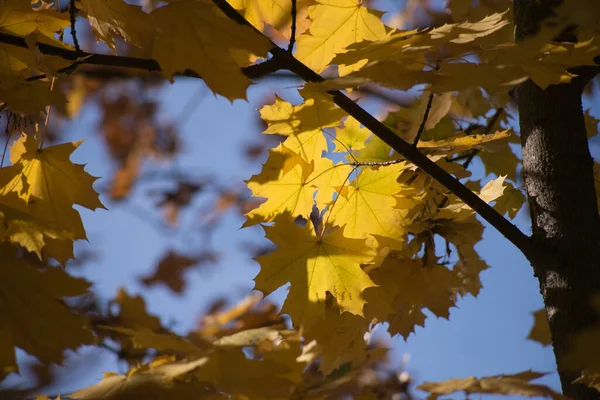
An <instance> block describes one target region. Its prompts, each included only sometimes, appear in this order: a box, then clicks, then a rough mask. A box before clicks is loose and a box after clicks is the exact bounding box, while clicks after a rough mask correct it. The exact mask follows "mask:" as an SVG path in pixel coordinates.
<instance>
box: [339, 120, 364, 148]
mask: <svg viewBox="0 0 600 400" xmlns="http://www.w3.org/2000/svg"><path fill="white" fill-rule="evenodd" d="M370 135H371V133H370V132H369V130H368V129H367V128H362V127H361V126H360V123H359V122H358V121H357V120H356V119H354V118H352V117H348V118H346V121H345V122H344V128H343V129H340V128H336V129H335V149H334V150H333V151H334V152H352V151H353V150H361V149H364V148H365V141H366V140H367V139H368V138H369V136H370Z"/></svg>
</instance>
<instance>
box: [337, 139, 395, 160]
mask: <svg viewBox="0 0 600 400" xmlns="http://www.w3.org/2000/svg"><path fill="white" fill-rule="evenodd" d="M393 154H394V153H393V152H392V148H391V147H390V146H389V145H388V144H387V143H385V142H384V141H383V140H381V139H379V138H378V137H377V136H375V135H371V139H369V140H368V141H367V143H366V144H365V148H364V149H361V150H359V151H358V154H355V155H354V156H353V157H347V159H350V160H352V161H354V160H355V159H356V160H357V161H367V162H373V161H375V162H381V161H390V160H392V159H393V157H392V155H393Z"/></svg>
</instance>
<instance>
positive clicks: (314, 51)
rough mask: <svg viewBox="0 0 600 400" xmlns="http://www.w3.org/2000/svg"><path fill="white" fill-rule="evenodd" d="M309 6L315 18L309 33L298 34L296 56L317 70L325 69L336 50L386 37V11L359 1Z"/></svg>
mask: <svg viewBox="0 0 600 400" xmlns="http://www.w3.org/2000/svg"><path fill="white" fill-rule="evenodd" d="M317 2H318V3H319V4H318V5H316V6H311V7H310V8H309V9H308V15H309V18H310V19H311V20H312V24H311V25H310V28H309V32H310V34H303V35H300V36H298V39H297V50H296V52H295V53H294V56H295V57H296V58H297V59H298V60H300V61H302V62H303V63H304V64H306V65H307V66H308V67H309V68H311V69H313V70H315V71H316V72H321V71H323V70H324V69H325V68H326V67H327V66H328V65H329V62H330V61H331V60H332V59H333V58H334V56H335V54H336V53H341V52H343V50H344V49H345V48H346V47H347V46H349V45H351V44H354V43H358V42H362V41H363V40H370V41H372V40H377V39H381V38H383V37H385V35H386V30H385V26H384V25H383V23H382V22H381V16H382V15H383V13H381V12H379V11H374V10H371V9H368V8H366V7H363V6H362V2H359V1H356V0H317ZM359 61H360V60H359Z"/></svg>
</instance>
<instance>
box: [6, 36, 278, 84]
mask: <svg viewBox="0 0 600 400" xmlns="http://www.w3.org/2000/svg"><path fill="white" fill-rule="evenodd" d="M0 43H4V44H9V45H11V46H16V47H21V48H24V49H27V48H29V46H27V43H26V42H25V38H23V37H21V36H16V35H11V34H9V33H4V32H0ZM36 46H37V47H38V49H39V50H40V52H41V53H42V54H46V55H50V56H57V57H60V58H62V59H64V60H69V61H73V64H71V65H69V66H67V67H65V68H62V69H60V70H59V71H58V72H61V73H63V72H66V73H69V71H71V70H74V68H75V67H77V66H78V65H84V64H87V65H99V66H104V67H120V68H132V69H138V70H143V71H148V72H160V71H161V68H160V65H159V64H158V61H156V60H154V59H151V58H137V57H127V56H113V55H111V54H98V53H88V52H85V51H79V52H78V51H77V50H70V49H68V48H64V47H58V46H54V45H51V44H47V43H40V42H37V43H36ZM284 68H285V66H284V64H283V63H282V61H281V60H279V59H275V58H271V59H269V60H267V61H265V62H262V63H260V64H255V65H251V66H249V67H244V68H242V72H243V73H244V75H246V76H247V77H248V78H250V79H258V78H261V77H263V76H265V75H269V74H271V73H273V72H276V71H279V70H280V69H284ZM180 75H181V76H186V77H188V78H198V79H202V77H201V76H200V75H198V74H197V73H196V72H194V71H192V70H186V71H183V72H182V73H181V74H180ZM44 78H46V75H37V76H33V77H30V78H29V79H28V81H35V80H39V79H44Z"/></svg>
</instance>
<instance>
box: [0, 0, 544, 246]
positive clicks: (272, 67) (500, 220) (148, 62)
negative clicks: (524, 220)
mask: <svg viewBox="0 0 600 400" xmlns="http://www.w3.org/2000/svg"><path fill="white" fill-rule="evenodd" d="M213 3H214V4H215V5H216V6H217V7H219V9H220V10H221V11H222V12H223V13H224V14H225V15H226V16H227V17H229V18H230V19H232V20H234V21H236V22H238V23H240V24H243V25H246V26H249V27H252V25H251V24H250V23H248V21H246V19H245V18H244V17H243V16H242V15H241V14H239V13H238V12H237V11H236V10H235V9H234V8H233V7H231V5H229V4H228V3H227V2H226V1H225V0H213ZM252 28H253V29H255V28H254V27H252ZM255 30H256V29H255ZM257 32H258V31H257ZM261 34H262V33H261ZM0 43H5V44H10V45H13V46H18V47H22V48H28V46H27V44H26V43H25V39H24V38H22V37H19V36H14V35H10V34H7V33H2V32H0ZM36 45H37V46H38V48H39V50H40V51H41V52H42V53H43V54H47V55H53V56H58V57H61V58H63V59H66V60H71V61H73V62H74V65H75V64H77V65H79V64H91V65H103V66H112V67H124V68H135V69H140V70H145V71H160V70H161V69H160V65H159V64H158V62H157V61H156V60H153V59H142V58H135V57H124V56H113V55H105V54H95V53H87V52H83V51H82V52H77V51H75V50H70V49H65V48H62V47H58V46H53V45H49V44H46V43H39V42H38V43H37V44H36ZM271 45H272V48H271V49H270V50H269V51H270V53H271V54H272V55H273V57H272V59H271V60H272V61H271V60H270V61H268V62H265V63H262V64H258V65H257V66H252V67H246V68H242V72H243V73H244V74H245V75H246V76H248V77H249V78H258V77H261V76H262V75H261V74H263V73H266V72H267V71H268V73H271V72H274V71H276V70H279V69H287V70H289V71H290V72H292V73H294V74H295V75H297V76H298V77H300V78H302V79H303V80H304V81H306V82H317V83H318V82H323V81H325V79H324V78H323V77H322V76H321V75H319V74H317V73H316V72H314V71H313V70H312V69H310V68H308V67H307V66H306V65H304V64H303V63H302V62H300V61H298V60H297V59H295V58H294V57H293V55H291V54H290V53H289V52H287V50H284V49H282V48H280V47H279V46H277V45H276V44H274V43H273V42H271ZM269 62H270V63H269ZM264 64H267V66H268V68H265V66H264ZM183 75H184V76H190V77H195V78H201V77H200V76H199V75H198V74H196V73H195V72H193V71H184V73H183ZM328 93H329V94H330V95H332V96H333V101H334V103H335V104H337V105H338V106H339V107H340V108H341V109H343V110H344V111H346V112H347V113H348V114H349V115H351V116H352V117H354V118H355V119H356V120H358V121H359V122H360V123H361V124H362V125H364V126H365V127H366V128H367V129H369V130H370V131H371V132H373V134H375V135H376V136H377V137H379V138H380V139H381V140H383V141H384V142H385V143H387V144H388V145H389V146H391V147H392V148H393V149H394V150H395V151H397V152H398V153H400V154H401V155H402V156H403V157H405V158H406V159H407V160H408V161H410V162H412V163H413V164H414V165H416V166H417V167H419V168H420V169H422V170H423V171H424V172H425V173H427V174H428V175H430V176H431V177H432V178H433V179H435V180H437V181H438V182H439V183H440V184H441V185H443V186H444V187H445V188H446V189H448V190H449V191H450V192H452V193H453V194H455V195H456V196H457V197H458V198H460V199H461V200H462V201H463V202H464V203H465V204H467V205H468V206H469V207H471V208H472V209H473V210H474V211H475V212H476V213H477V214H479V215H480V216H481V217H482V218H483V219H485V220H486V221H487V222H489V223H490V224H491V225H492V226H493V227H494V228H496V229H497V230H498V231H499V232H500V233H501V234H502V235H503V236H504V237H506V238H507V239H508V240H509V241H510V242H511V243H513V244H514V245H515V246H516V247H517V248H518V249H519V250H520V251H521V252H523V254H524V255H525V256H526V257H527V258H532V257H534V256H535V255H536V249H535V247H534V245H533V243H532V241H531V240H530V238H529V237H528V236H527V235H525V234H524V233H523V232H521V231H520V230H519V229H518V228H517V227H516V226H515V225H513V224H512V223H511V222H509V221H508V220H506V219H505V218H504V217H503V216H502V215H501V214H499V213H498V212H497V211H496V210H494V209H493V208H492V207H491V206H490V205H488V204H487V203H486V202H485V201H483V200H482V199H481V198H479V196H477V195H476V194H475V193H473V192H472V191H471V190H470V189H468V188H467V187H466V186H464V185H463V184H462V183H460V181H458V180H457V179H456V178H454V177H453V176H452V175H450V174H449V173H448V172H446V171H445V170H444V169H443V168H441V167H440V166H439V165H437V164H436V163H434V162H432V161H431V160H430V159H429V158H427V156H425V155H424V154H422V153H421V152H420V151H419V150H418V149H417V148H415V147H413V146H412V145H411V144H410V143H408V142H406V141H405V140H403V139H402V138H400V137H399V136H398V135H397V134H396V133H395V132H394V131H392V130H391V129H390V128H388V127H387V126H385V125H384V124H382V123H381V122H380V121H378V120H377V119H376V118H375V117H373V116H372V115H371V114H370V113H369V112H367V111H366V110H364V109H363V108H362V107H361V106H359V105H358V104H357V103H355V102H354V101H353V100H352V99H350V98H349V97H347V96H346V95H344V94H343V93H342V92H341V91H339V90H333V91H329V92H328Z"/></svg>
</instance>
